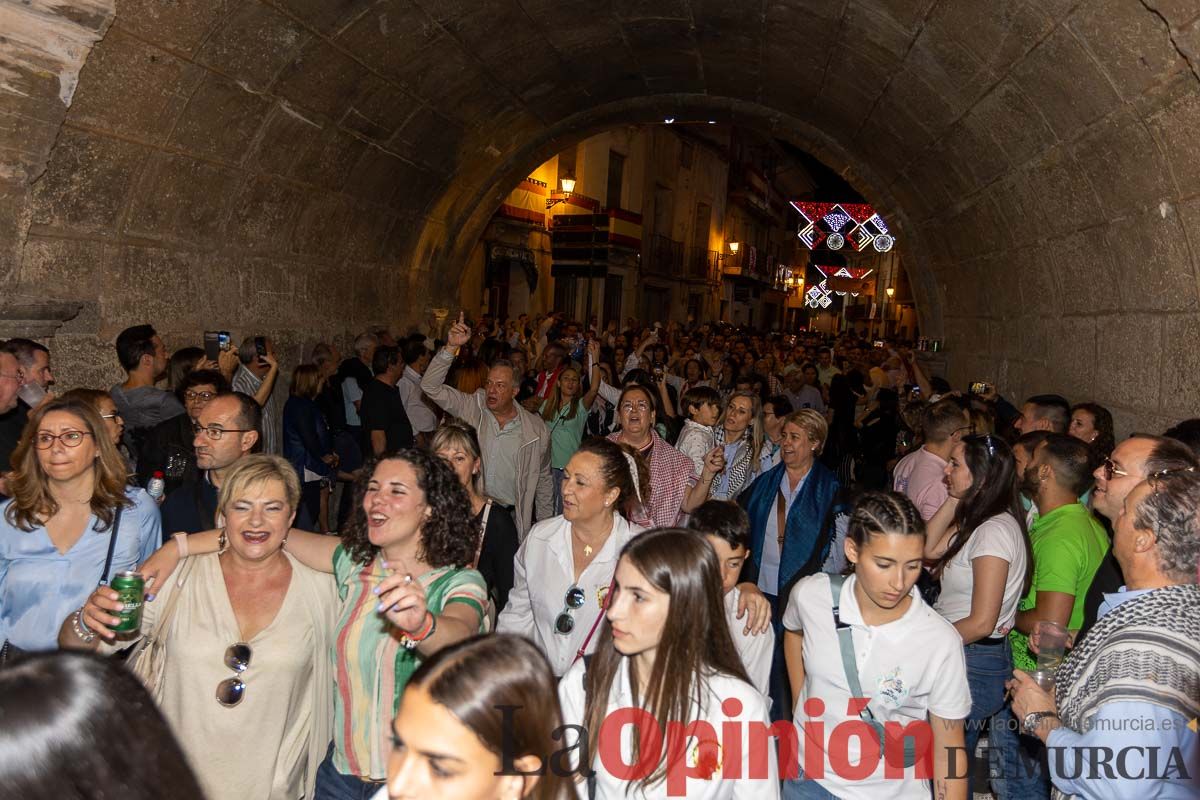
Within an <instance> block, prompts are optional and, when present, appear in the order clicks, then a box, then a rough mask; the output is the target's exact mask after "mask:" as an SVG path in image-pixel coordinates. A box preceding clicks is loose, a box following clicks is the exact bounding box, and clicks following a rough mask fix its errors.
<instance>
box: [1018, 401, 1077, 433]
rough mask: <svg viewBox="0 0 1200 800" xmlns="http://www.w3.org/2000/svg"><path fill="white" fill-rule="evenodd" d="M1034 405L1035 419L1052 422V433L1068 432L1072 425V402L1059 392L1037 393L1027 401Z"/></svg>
mask: <svg viewBox="0 0 1200 800" xmlns="http://www.w3.org/2000/svg"><path fill="white" fill-rule="evenodd" d="M1025 402H1026V403H1028V404H1029V405H1032V406H1034V410H1033V416H1034V419H1039V420H1043V419H1044V420H1046V421H1047V422H1049V423H1050V432H1051V433H1066V432H1067V428H1068V427H1069V426H1070V425H1071V404H1070V403H1068V402H1067V398H1065V397H1063V396H1062V395H1058V394H1035V395H1034V396H1033V397H1030V398H1028V399H1026V401H1025Z"/></svg>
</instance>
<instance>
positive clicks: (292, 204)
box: [225, 177, 302, 252]
mask: <svg viewBox="0 0 1200 800" xmlns="http://www.w3.org/2000/svg"><path fill="white" fill-rule="evenodd" d="M301 203H302V195H301V193H300V191H299V190H298V189H296V188H294V187H292V186H290V185H288V184H285V183H283V182H282V181H280V180H277V179H274V178H269V177H257V178H252V179H250V180H248V181H247V182H246V183H245V184H244V185H243V187H242V191H241V192H240V193H239V195H238V197H237V199H236V200H235V201H234V206H233V213H232V216H231V217H230V218H229V222H228V224H227V226H226V230H225V233H226V236H227V237H228V240H229V242H230V243H231V244H232V245H233V246H235V247H243V248H246V249H247V250H252V251H272V252H279V251H282V250H283V249H284V248H286V247H287V243H288V242H289V241H290V240H291V235H292V227H293V226H294V225H295V223H296V217H297V216H298V214H299V211H300V206H301Z"/></svg>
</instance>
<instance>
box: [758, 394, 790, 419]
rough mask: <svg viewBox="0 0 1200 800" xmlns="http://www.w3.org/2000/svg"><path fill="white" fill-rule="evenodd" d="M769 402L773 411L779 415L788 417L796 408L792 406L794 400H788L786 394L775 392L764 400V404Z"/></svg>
mask: <svg viewBox="0 0 1200 800" xmlns="http://www.w3.org/2000/svg"><path fill="white" fill-rule="evenodd" d="M767 403H770V404H771V413H772V414H774V415H775V416H777V417H786V416H787V415H788V414H790V413H792V412H793V411H795V410H796V409H795V408H793V407H792V401H791V400H788V396H787V395H786V394H773V395H771V396H770V397H768V398H767V399H766V400H764V401H763V405H764V406H765V405H766V404H767Z"/></svg>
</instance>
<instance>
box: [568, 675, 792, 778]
mask: <svg viewBox="0 0 1200 800" xmlns="http://www.w3.org/2000/svg"><path fill="white" fill-rule="evenodd" d="M583 678H584V667H583V661H582V660H580V661H579V662H578V663H576V664H575V665H574V666H573V667H571V669H570V671H568V672H567V674H566V675H564V676H563V679H562V680H561V681H560V682H559V684H558V699H559V702H560V703H561V704H562V712H563V722H564V723H565V724H567V725H583V724H584V713H585V711H586V706H587V696H586V694H585V692H584V689H583ZM699 699H700V702H697V703H694V704H693V705H692V709H691V711H690V712H689V714H688V717H689V718H690V719H691V720H695V721H698V722H699V721H704V722H707V723H708V724H709V725H710V726H712V731H713V732H714V733H715V734H716V736H717V739H718V744H719V745H720V755H719V760H720V762H721V764H720V766H718V767H717V769H716V771H715V772H714V773H713V774H712V776H711V777H710V778H708V779H707V780H705V779H703V778H699V777H688V778H686V779H684V778H683V777H680V778H679V781H680V784H679V785H678V786H675V787H673V788H674V791H669V787H668V786H667V782H666V781H665V780H664V781H660V782H659V783H657V784H654V785H652V786H648V787H645V788H631V789H630V790H629V792H628V793H626V787H627V786H628V784H629V781H628V780H626V779H624V778H618V777H615V776H614V775H612V773H610V772H609V771H608V770H606V769H605V762H604V759H602V758H601V757H600V755H599V752H600V751H601V750H603V749H605V746H604V744H603V743H602V742H601V740H600V738H599V737H598V735H597V734H595V733H593V734H591V736H590V738H591V741H590V742H589V743H588V744H589V748H590V752H595V753H597V757H596V760H595V762H594V765H593V768H594V769H595V770H596V798H597V800H627V798H628V800H658V798H667V797H671V798H679V797H686V798H687V800H775V798H778V797H779V769H778V765H777V763H776V755H775V742H774V740H773V739H767V738H766V737H765V736H764V737H763V740H764V741H766V742H767V746H766V747H765V750H766V753H765V755H766V765H765V766H766V769H765V773H766V774H765V775H753V774H752V773H751V763H752V761H757V760H758V759H754V758H752V757H751V756H752V751H753V750H755V749H756V748H752V747H751V746H750V745H751V741H752V740H751V735H750V734H749V733H748V728H749V725H748V723H760V724H761V725H763V726H766V725H768V724H769V723H770V720H769V719H768V715H767V701H766V700H764V699H763V696H762V695H761V694H759V692H758V691H757V690H756V689H755V688H754V687H753V686H751V685H750V684H748V683H746V682H745V681H741V680H738V679H737V678H734V677H732V676H730V675H722V674H719V673H718V674H714V675H710V676H709V677H708V678H707V680H706V681H704V685H703V691H702V693H701V695H700V698H699ZM729 699H737V700H738V701H740V702H741V706H742V709H741V713H740V714H738V715H736V716H726V715H725V713H724V711H723V710H722V708H721V705H722V703H723V702H724V701H726V700H729ZM636 707H638V706H637V704H635V703H634V700H633V692H632V691H631V690H630V686H629V659H628V658H622V659H621V666H620V671H619V672H618V673H617V675H616V676H615V677H614V679H613V683H612V688H611V689H610V690H609V694H608V714H610V715H611V714H612V713H613V712H615V711H617V710H618V709H629V708H636ZM739 723H740V724H739ZM724 724H728V725H729V726H730V727H732V728H733V729H734V730H735V731H736V732H737V735H739V736H740V739H741V742H740V745H741V746H740V754H741V770H740V773H738V774H739V775H740V776H741V777H739V778H738V779H732V778H726V777H724V773H725V771H726V766H725V764H724V757H725V753H726V752H727V751H728V750H729V746H728V743H727V742H725V741H724V737H725V734H726V733H727V731H726V730H725V729H724V727H723V725H724ZM700 730H702V731H703V729H702V728H701V729H700ZM633 731H634V727H633V725H622V726H621V728H620V737H621V739H620V755H621V759H622V761H623V762H624V763H625V764H634V763H635V759H634V757H633ZM704 732H705V733H707V731H704ZM664 734H665V732H664ZM605 735H606V737H607V736H608V735H609V734H607V733H606V734H605ZM569 738H573V737H569ZM663 738H664V740H665V738H666V737H665V735H664V737H663ZM643 741H645V738H643ZM696 741H697V740H696V739H695V738H694V737H688V741H687V744H686V745H685V748H686V752H687V753H688V761H687V763H688V764H689V765H693V766H694V765H695V752H696V750H695V747H694V746H695V743H696ZM572 744H574V742H573V741H567V740H566V739H564V742H563V745H562V746H563V747H570V746H571V745H572ZM663 746H664V747H665V746H666V745H665V742H664V745H663ZM609 747H611V745H609ZM706 750H707V748H706ZM609 752H611V750H610V751H609ZM615 755H616V753H612V754H611V755H610V756H609V758H610V759H611V758H612V757H613V756H615ZM644 755H645V754H644V753H643V756H644ZM757 755H759V756H760V757H761V755H763V754H762V753H758V754H757ZM578 756H579V748H573V749H572V750H571V758H572V759H573V761H574V762H575V763H574V765H575V766H577V765H578V761H577V759H578ZM756 768H757V767H756ZM651 771H653V770H651ZM730 771H731V772H732V770H730ZM678 772H679V775H680V776H682V774H683V770H682V769H681V768H680V769H678ZM685 781H686V782H685ZM574 785H575V791H576V792H577V794H578V796H579V797H580V798H581V800H586V798H587V783H585V782H580V783H576V784H574Z"/></svg>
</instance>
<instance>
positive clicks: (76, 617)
mask: <svg viewBox="0 0 1200 800" xmlns="http://www.w3.org/2000/svg"><path fill="white" fill-rule="evenodd" d="M71 628H72V630H74V631H75V635H76V636H78V637H79V640H80V641H81V642H83V643H84V644H91V643H92V641H93V640H94V639H95V638H96V632H95V631H93V630H92V629H91V628H89V627H88V626H87V624H86V623H85V622H84V621H83V609H82V608H80V609H78V610H77V611H76V612H75V613H74V614H72V615H71Z"/></svg>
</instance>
